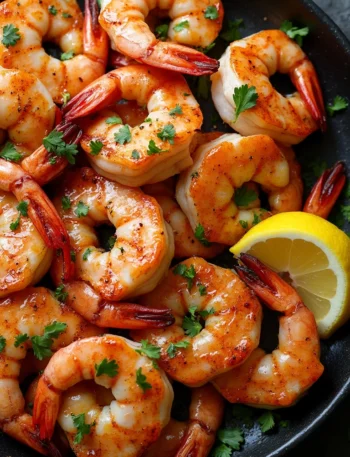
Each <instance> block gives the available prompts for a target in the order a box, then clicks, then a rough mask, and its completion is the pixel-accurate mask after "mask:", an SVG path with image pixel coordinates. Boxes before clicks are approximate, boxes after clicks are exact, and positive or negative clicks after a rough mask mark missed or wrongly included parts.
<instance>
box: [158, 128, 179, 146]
mask: <svg viewBox="0 0 350 457" xmlns="http://www.w3.org/2000/svg"><path fill="white" fill-rule="evenodd" d="M175 135H176V131H175V128H174V126H173V124H167V125H165V126H164V127H163V129H162V130H161V131H160V132H158V133H157V137H158V138H160V139H161V140H162V141H169V143H170V144H174V137H175Z"/></svg>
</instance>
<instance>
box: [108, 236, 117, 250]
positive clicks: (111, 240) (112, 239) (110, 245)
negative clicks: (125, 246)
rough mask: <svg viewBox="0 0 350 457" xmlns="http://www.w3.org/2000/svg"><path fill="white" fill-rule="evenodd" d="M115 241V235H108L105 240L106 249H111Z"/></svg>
mask: <svg viewBox="0 0 350 457" xmlns="http://www.w3.org/2000/svg"><path fill="white" fill-rule="evenodd" d="M116 241H117V237H116V236H110V237H109V238H108V240H107V246H108V249H109V250H110V251H111V250H112V249H113V248H114V245H115V242H116Z"/></svg>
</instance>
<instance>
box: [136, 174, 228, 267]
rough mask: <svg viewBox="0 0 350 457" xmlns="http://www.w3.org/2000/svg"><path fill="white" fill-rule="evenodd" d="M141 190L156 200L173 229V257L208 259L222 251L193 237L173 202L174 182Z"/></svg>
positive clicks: (182, 215) (216, 245)
mask: <svg viewBox="0 0 350 457" xmlns="http://www.w3.org/2000/svg"><path fill="white" fill-rule="evenodd" d="M143 190H144V191H145V193H146V194H147V195H152V196H153V197H154V198H155V199H156V200H157V202H158V203H159V205H160V207H161V208H162V210H163V215H164V219H165V220H166V222H167V223H168V224H169V225H170V227H171V228H172V229H173V232H174V242H175V254H174V256H175V257H177V258H185V257H191V256H199V257H203V258H204V259H210V258H211V257H215V256H216V255H217V254H219V253H220V252H222V251H223V250H224V246H222V245H219V244H211V243H208V242H207V241H206V240H202V239H201V237H200V234H197V236H198V238H199V239H198V238H197V237H196V236H195V233H194V231H193V230H192V227H191V224H190V222H189V220H188V219H187V217H186V215H185V213H184V212H183V211H182V209H181V208H180V206H179V204H178V203H177V201H176V200H175V182H174V181H173V180H172V179H171V178H169V179H168V180H167V181H163V182H161V183H156V184H149V185H147V186H144V188H143ZM200 240H202V241H200Z"/></svg>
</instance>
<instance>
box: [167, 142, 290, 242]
mask: <svg viewBox="0 0 350 457" xmlns="http://www.w3.org/2000/svg"><path fill="white" fill-rule="evenodd" d="M193 161H194V163H193V165H192V167H190V168H188V169H187V170H185V171H184V172H183V173H182V174H181V175H180V178H179V180H178V183H177V187H176V199H177V201H178V202H179V204H180V206H181V208H182V210H183V211H184V213H185V214H186V216H187V217H188V219H189V221H190V224H191V227H192V229H193V230H196V227H198V226H201V227H203V231H204V234H203V237H204V239H206V240H207V241H209V242H216V243H223V244H228V245H232V244H234V243H236V242H237V241H238V240H239V238H241V237H242V236H243V235H244V233H245V232H246V230H247V229H249V228H250V227H251V226H252V225H255V224H256V223H257V222H260V220H261V219H265V218H266V217H268V216H269V215H271V213H269V212H268V211H264V210H261V209H260V208H259V207H258V208H250V209H248V208H247V207H246V206H245V201H246V199H245V200H244V201H242V203H243V207H244V208H245V209H242V208H239V207H238V204H240V202H239V201H238V200H236V202H237V203H236V202H235V200H233V197H234V196H235V194H236V193H237V189H238V188H240V187H241V186H242V185H243V184H244V183H247V182H251V181H254V182H255V183H259V184H261V185H262V186H263V188H264V190H265V191H266V192H267V193H268V194H270V193H274V194H273V197H274V200H273V201H277V202H278V200H277V199H276V189H278V188H280V189H283V188H284V187H285V186H286V185H287V184H288V183H289V166H288V161H287V160H286V158H285V157H284V155H283V153H282V152H281V150H280V149H279V148H278V147H277V145H276V144H275V142H274V141H273V140H272V139H271V138H270V137H268V136H266V135H253V136H249V137H241V136H240V135H238V134H226V135H223V136H221V137H220V138H218V139H216V140H214V141H211V142H209V143H207V144H204V145H202V146H200V147H199V148H197V150H196V151H195V153H194V154H193ZM277 192H278V191H277ZM256 195H257V194H256ZM253 199H254V200H255V201H256V198H253ZM273 201H272V203H273ZM258 202H259V201H258Z"/></svg>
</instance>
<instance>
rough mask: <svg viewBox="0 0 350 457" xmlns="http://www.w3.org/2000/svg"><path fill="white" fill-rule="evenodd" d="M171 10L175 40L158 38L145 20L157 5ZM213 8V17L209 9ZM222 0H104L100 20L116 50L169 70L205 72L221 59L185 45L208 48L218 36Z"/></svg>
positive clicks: (169, 34)
mask: <svg viewBox="0 0 350 457" xmlns="http://www.w3.org/2000/svg"><path fill="white" fill-rule="evenodd" d="M157 7H158V8H160V9H162V10H169V13H168V14H169V16H170V18H171V19H172V22H171V23H170V25H169V33H168V36H169V38H170V39H171V40H172V41H175V42H177V43H181V44H177V43H174V42H162V41H160V40H157V38H156V37H155V36H154V34H153V33H152V32H151V30H150V29H149V26H148V25H147V24H146V22H145V18H146V16H148V13H149V12H150V10H152V9H154V8H157ZM210 10H212V13H214V14H213V16H214V17H213V18H212V19H209V18H207V17H206V16H208V13H207V11H210ZM223 15H224V11H223V6H222V3H221V1H220V0H199V1H198V0H196V1H193V0H189V1H182V0H167V1H156V2H154V1H150V0H141V1H139V2H137V3H135V2H132V1H130V0H103V1H102V8H101V14H100V17H99V21H100V24H101V26H102V27H103V29H104V30H105V31H106V32H107V33H108V35H109V37H110V39H111V42H112V47H113V49H115V50H117V51H119V52H121V53H122V54H125V55H126V56H128V57H130V58H131V59H135V60H136V61H138V62H141V63H144V64H147V65H152V66H155V67H160V68H164V69H166V70H172V71H177V72H180V73H187V74H191V75H205V74H210V73H213V72H214V71H216V70H217V68H218V62H217V60H215V59H212V58H210V57H208V56H206V55H205V54H203V53H202V52H199V51H197V50H195V49H191V48H188V47H186V46H183V45H182V44H186V45H191V46H200V47H206V46H208V45H209V44H211V43H212V42H213V41H214V40H215V38H216V37H217V36H218V34H219V31H220V29H221V26H222V20H223Z"/></svg>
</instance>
